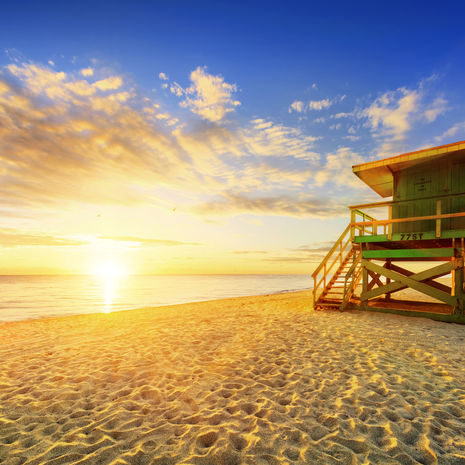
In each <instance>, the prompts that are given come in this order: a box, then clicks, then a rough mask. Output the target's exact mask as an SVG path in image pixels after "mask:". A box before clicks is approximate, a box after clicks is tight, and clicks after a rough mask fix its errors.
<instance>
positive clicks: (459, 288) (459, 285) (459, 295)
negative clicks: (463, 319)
mask: <svg viewBox="0 0 465 465" xmlns="http://www.w3.org/2000/svg"><path fill="white" fill-rule="evenodd" d="M454 271H455V273H454V275H455V283H454V290H455V297H456V299H457V305H456V306H455V314H456V315H463V313H464V312H463V303H464V302H463V300H464V299H463V297H464V295H463V266H461V267H459V268H457V269H455V270H454Z"/></svg>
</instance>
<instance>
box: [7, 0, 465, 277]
mask: <svg viewBox="0 0 465 465" xmlns="http://www.w3.org/2000/svg"><path fill="white" fill-rule="evenodd" d="M464 16H465V4H464V3H463V2H447V3H445V4H440V3H437V2H430V3H425V2H402V3H401V2H386V3H384V2H352V3H349V2H283V3H280V4H273V3H271V2H268V3H264V2H235V3H228V4H226V3H220V2H176V4H165V3H163V4H162V3H160V2H123V1H116V2H115V1H114V2H103V1H100V2H75V3H73V4H71V3H68V2H3V3H2V16H1V18H0V44H1V46H2V54H1V56H0V67H1V69H0V92H1V94H0V95H1V100H0V104H1V107H0V110H1V112H0V117H1V118H2V119H0V123H1V124H0V126H3V132H2V140H1V142H0V153H1V155H0V157H1V159H0V162H1V165H0V166H1V167H2V172H1V173H2V174H1V176H2V178H3V179H2V181H3V182H2V185H3V187H2V188H1V189H0V193H1V195H2V199H3V200H2V204H1V205H0V209H1V211H2V214H3V218H4V221H3V223H4V224H3V233H1V234H0V245H1V246H2V248H1V250H0V258H2V259H3V262H4V263H7V264H8V263H9V265H8V266H7V265H5V266H4V268H3V269H0V272H41V270H42V271H44V270H45V268H44V266H43V265H42V261H43V259H44V257H47V256H49V255H50V252H51V251H53V256H54V257H56V260H55V261H53V263H51V264H50V266H49V268H47V269H46V270H45V271H48V272H85V271H86V269H88V268H89V267H90V266H91V264H90V262H91V261H92V260H93V258H92V256H93V255H96V252H95V251H96V250H100V251H101V250H105V251H106V252H105V253H103V255H104V257H103V258H98V259H99V260H104V259H105V260H106V259H107V258H108V257H116V258H118V257H119V260H120V261H125V262H127V263H129V264H127V266H128V267H130V268H131V269H133V270H134V271H135V272H147V273H151V272H241V271H249V272H279V271H283V272H306V271H307V270H311V268H312V267H314V265H315V263H316V262H317V261H318V259H319V258H320V257H321V254H322V253H323V252H322V251H323V250H324V248H325V247H326V248H327V246H328V243H329V241H331V240H334V239H335V238H336V237H337V236H338V234H339V232H340V231H341V230H342V229H343V227H344V225H345V224H346V222H347V220H348V217H347V213H346V206H347V205H349V204H354V203H358V202H363V201H372V200H377V197H376V194H374V193H372V192H370V191H369V189H367V188H366V187H365V186H363V185H362V183H361V182H360V181H359V180H358V179H356V178H355V176H353V175H352V174H351V169H350V168H351V165H352V164H356V163H360V162H363V161H369V160H373V159H378V158H384V157H386V156H390V155H395V154H398V153H403V152H406V151H411V150H416V149H420V148H424V147H428V146H434V145H441V144H446V143H450V142H455V141H458V140H463V139H465V137H464V132H465V111H464V110H465V107H464V104H463V102H464V98H465V88H464V85H463V74H464V69H465V32H464V29H463V24H462V23H463V18H464ZM2 83H3V84H2ZM2 86H3V87H2ZM2 89H3V90H2ZM379 200H381V199H379ZM128 217H131V221H129V222H128V221H127V218H128ZM95 218H98V220H95ZM122 218H123V220H122ZM136 225H137V226H136ZM157 241H158V242H157ZM170 241H171V242H170ZM31 250H34V253H33V254H32V256H33V257H35V258H27V257H28V256H30V255H31V254H30V252H31ZM97 255H98V254H97ZM76 257H87V258H85V259H84V258H83V259H79V260H77V259H76ZM105 257H106V258H105ZM17 262H21V263H22V265H21V268H16V267H15V266H14V265H13V263H17ZM220 262H221V264H220ZM228 264H229V265H228Z"/></svg>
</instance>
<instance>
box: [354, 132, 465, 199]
mask: <svg viewBox="0 0 465 465" xmlns="http://www.w3.org/2000/svg"><path fill="white" fill-rule="evenodd" d="M459 152H462V153H463V155H464V157H465V141H460V142H454V143H453V144H447V145H440V146H438V147H431V148H428V149H423V150H417V151H416V152H409V153H403V154H402V155H397V156H395V157H390V158H385V159H384V160H377V161H371V162H369V163H362V164H360V165H355V166H352V171H353V172H354V173H355V174H356V175H357V176H358V177H359V178H360V179H361V180H362V181H363V182H364V183H365V184H367V185H368V186H370V187H371V188H372V189H373V190H374V191H375V192H376V193H377V194H379V195H380V196H381V197H389V196H390V195H392V191H393V174H394V173H396V172H398V171H402V170H404V169H406V168H410V167H412V166H415V165H419V164H421V163H425V162H429V161H432V160H435V159H437V158H441V157H444V156H447V155H450V154H452V153H459Z"/></svg>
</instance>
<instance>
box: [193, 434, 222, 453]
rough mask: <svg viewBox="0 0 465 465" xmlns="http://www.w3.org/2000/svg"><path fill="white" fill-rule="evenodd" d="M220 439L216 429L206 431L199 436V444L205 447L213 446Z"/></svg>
mask: <svg viewBox="0 0 465 465" xmlns="http://www.w3.org/2000/svg"><path fill="white" fill-rule="evenodd" d="M217 439H218V433H217V432H216V431H207V432H206V433H203V434H199V435H198V436H197V444H198V445H199V446H200V447H202V448H205V449H208V448H210V447H212V446H213V445H214V444H215V442H216V441H217Z"/></svg>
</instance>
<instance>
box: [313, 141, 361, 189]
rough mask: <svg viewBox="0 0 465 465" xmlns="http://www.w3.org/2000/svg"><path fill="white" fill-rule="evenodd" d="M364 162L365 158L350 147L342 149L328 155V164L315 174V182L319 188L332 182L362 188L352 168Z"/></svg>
mask: <svg viewBox="0 0 465 465" xmlns="http://www.w3.org/2000/svg"><path fill="white" fill-rule="evenodd" d="M363 161H365V160H364V159H363V157H362V156H360V155H359V154H358V153H355V152H354V151H352V150H351V149H350V148H349V147H340V148H338V149H337V150H336V151H335V152H333V153H328V154H327V155H326V163H325V164H324V165H323V166H322V167H321V168H320V170H319V171H318V172H317V173H316V174H315V181H316V183H317V185H318V186H323V185H324V184H325V183H327V182H331V183H332V184H335V185H339V186H345V187H347V186H352V187H354V188H360V187H361V183H360V181H359V179H358V178H356V177H355V176H354V174H353V173H352V166H353V165H356V164H357V163H363Z"/></svg>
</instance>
